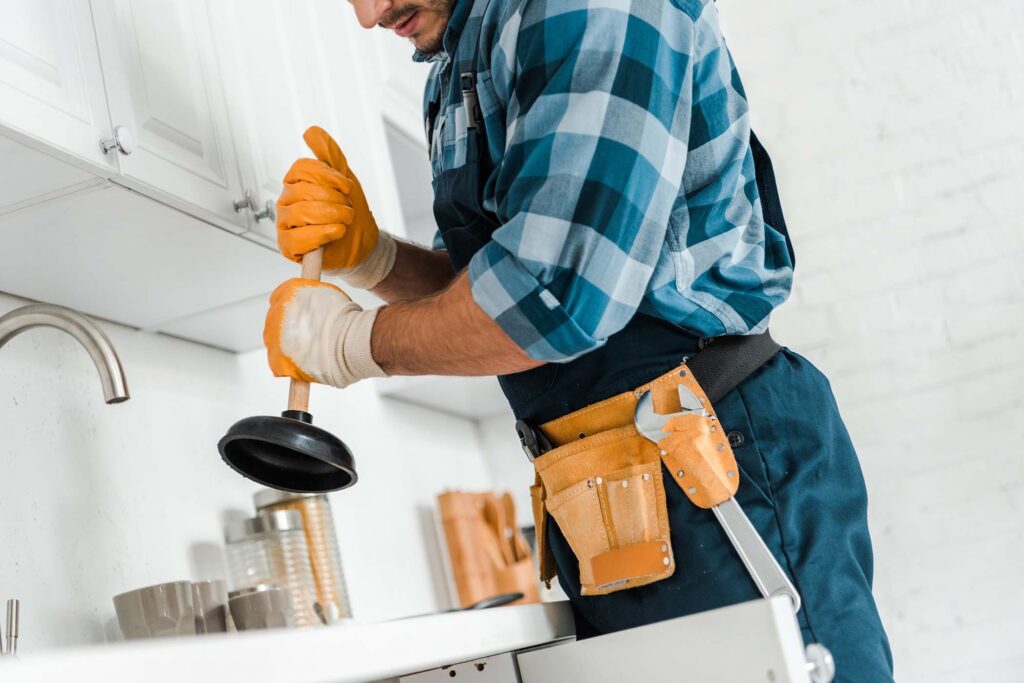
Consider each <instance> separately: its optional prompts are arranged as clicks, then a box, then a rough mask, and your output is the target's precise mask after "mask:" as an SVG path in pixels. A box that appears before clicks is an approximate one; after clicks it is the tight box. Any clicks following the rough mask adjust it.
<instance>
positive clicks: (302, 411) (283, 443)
mask: <svg viewBox="0 0 1024 683" xmlns="http://www.w3.org/2000/svg"><path fill="white" fill-rule="evenodd" d="M323 257H324V255H323V250H322V249H317V250H316V251H313V252H310V253H308V254H306V255H305V256H303V257H302V277H303V278H304V279H307V280H319V279H320V271H321V269H322V267H323ZM217 448H218V450H220V456H221V458H223V459H224V462H226V463H227V464H228V466H229V467H230V468H231V469H233V470H235V471H236V472H238V473H239V474H241V475H242V476H244V477H246V478H248V479H251V480H253V481H255V482H257V483H259V484H262V485H264V486H269V487H270V488H274V489H278V490H281V491H293V492H296V493H327V492H328V491H339V490H341V489H345V488H348V487H349V486H352V485H353V484H355V483H356V479H357V478H358V477H357V476H356V463H355V459H354V458H353V457H352V452H351V451H350V450H349V449H348V447H347V446H346V445H345V444H344V443H343V442H342V441H341V439H339V438H337V437H336V436H334V435H333V434H330V433H329V432H327V431H325V430H323V429H320V428H319V427H316V426H314V425H313V416H312V415H310V414H309V383H308V382H302V381H300V380H294V379H293V380H292V383H291V387H290V389H289V392H288V410H286V411H284V412H283V413H281V417H273V416H260V417H247V418H245V419H243V420H239V421H238V422H236V423H235V424H233V425H232V426H231V429H229V430H228V433H227V434H225V435H224V437H223V438H222V439H221V440H220V442H219V443H218V444H217Z"/></svg>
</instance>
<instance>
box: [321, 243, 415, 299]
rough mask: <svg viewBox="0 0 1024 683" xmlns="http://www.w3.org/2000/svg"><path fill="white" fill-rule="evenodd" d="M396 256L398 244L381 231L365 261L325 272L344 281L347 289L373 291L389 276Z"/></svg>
mask: <svg viewBox="0 0 1024 683" xmlns="http://www.w3.org/2000/svg"><path fill="white" fill-rule="evenodd" d="M397 254H398V243H397V242H396V241H395V238H394V237H392V236H391V235H390V234H388V233H387V232H385V231H383V230H381V231H380V232H379V233H378V237H377V244H376V245H374V247H373V251H371V252H370V254H369V255H368V256H367V257H366V260H365V261H363V262H362V263H360V264H359V265H358V266H353V267H352V268H339V269H337V270H331V271H327V272H328V274H329V275H332V276H334V277H338V278H341V279H342V280H344V282H345V284H347V285H348V286H349V287H355V288H356V289H373V288H374V287H376V286H377V285H378V284H380V282H381V281H382V280H383V279H384V278H386V277H387V276H388V275H390V274H391V271H392V270H393V269H394V267H395V257H396V255H397Z"/></svg>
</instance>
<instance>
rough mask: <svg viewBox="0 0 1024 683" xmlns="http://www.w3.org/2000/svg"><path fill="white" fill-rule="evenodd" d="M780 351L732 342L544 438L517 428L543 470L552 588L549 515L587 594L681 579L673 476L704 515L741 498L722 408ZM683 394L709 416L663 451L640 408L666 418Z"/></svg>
mask: <svg viewBox="0 0 1024 683" xmlns="http://www.w3.org/2000/svg"><path fill="white" fill-rule="evenodd" d="M780 348H781V347H780V346H779V345H778V344H776V343H775V342H774V341H773V340H772V339H771V337H770V336H769V334H768V333H767V332H765V333H764V334H762V335H755V336H749V337H723V338H720V339H716V340H713V341H712V343H710V344H708V345H707V346H706V347H705V348H704V349H703V350H701V351H700V352H699V353H698V354H697V355H695V356H694V357H692V358H690V359H684V362H683V363H682V364H681V365H680V366H679V367H677V368H674V369H672V370H671V371H670V372H668V373H666V374H664V375H662V376H661V377H658V378H657V379H655V380H653V381H651V382H648V383H647V384H644V385H642V386H640V387H637V388H636V389H635V390H633V391H628V392H625V393H622V394H619V395H617V396H613V397H611V398H608V399H605V400H603V401H600V402H598V403H595V404H592V405H589V406H587V407H585V408H582V409H580V410H577V411H576V412H573V413H570V414H568V415H565V416H563V417H561V418H558V419H556V420H552V421H551V422H548V423H545V424H543V425H540V427H539V429H537V428H532V427H531V426H530V425H527V424H526V423H523V422H519V423H517V425H516V430H517V431H518V432H519V436H520V439H521V441H522V443H523V448H524V450H526V452H527V455H528V456H529V457H530V459H531V460H532V461H533V465H534V469H535V471H536V483H535V485H534V486H532V487H531V488H530V495H531V498H532V502H533V516H534V522H535V524H536V533H537V542H538V549H539V555H540V578H541V580H542V581H544V582H545V583H546V584H547V585H548V586H549V587H550V585H551V579H552V578H554V576H555V564H554V557H553V555H552V553H551V548H550V546H549V545H548V536H547V522H548V515H549V514H550V515H551V517H553V518H554V519H555V521H556V522H557V523H558V526H559V529H560V530H561V531H562V533H563V534H564V535H565V538H566V540H567V541H568V542H569V545H570V547H571V548H572V550H573V553H575V555H576V558H577V560H578V561H579V572H580V592H581V594H583V595H587V596H591V595H605V594H607V593H613V592H615V591H620V590H624V589H627V588H634V587H637V586H643V585H645V584H649V583H653V582H655V581H660V580H661V579H664V578H667V577H669V576H671V575H672V574H673V573H674V572H675V569H676V565H675V558H674V556H673V552H672V544H671V542H670V537H669V521H668V512H667V508H666V502H665V482H664V475H663V472H668V473H669V476H670V477H671V478H672V481H673V482H674V484H673V485H676V486H679V487H680V488H681V489H682V491H683V493H684V494H685V495H686V496H687V497H688V498H689V499H690V501H691V502H693V503H694V504H695V505H697V506H698V507H702V508H710V507H712V506H714V505H717V504H718V503H721V502H723V501H725V500H727V499H729V498H731V497H732V496H733V494H734V493H735V492H736V489H737V487H738V486H739V469H738V467H737V466H736V459H735V456H734V455H733V452H732V448H731V447H730V445H729V441H728V439H727V438H726V434H725V430H724V429H723V428H722V426H721V424H720V423H719V422H718V419H717V416H716V415H715V412H714V408H713V402H714V401H716V400H718V399H719V398H721V397H722V396H724V395H725V394H726V393H727V392H728V391H730V390H731V389H732V388H734V387H735V386H736V385H737V384H739V383H740V382H741V381H743V380H744V379H745V378H746V377H748V376H749V375H750V374H751V373H752V372H753V371H754V370H756V369H757V368H758V367H760V366H761V365H763V364H764V363H765V362H766V361H767V360H768V359H769V358H771V357H772V356H774V355H775V353H776V352H777V351H778V350H779V349H780ZM680 385H684V386H685V387H686V389H688V390H689V391H690V392H692V394H694V395H696V396H697V397H698V398H699V399H700V401H701V403H702V404H703V406H705V410H706V416H701V417H699V418H694V419H687V420H680V421H671V422H669V423H668V424H667V425H666V427H665V431H666V434H665V438H664V439H662V440H661V441H659V442H658V443H657V444H655V443H654V442H653V441H650V440H648V439H646V438H644V436H643V435H641V434H640V433H639V432H638V431H637V429H636V426H635V425H634V413H635V411H636V407H637V402H638V400H639V399H640V397H641V396H643V395H644V394H645V393H646V392H648V391H649V392H651V396H652V398H653V401H654V407H655V410H656V411H657V412H659V413H671V412H674V411H678V410H680V404H679V392H678V387H679V386H680ZM662 464H664V465H665V468H664V470H663V468H662Z"/></svg>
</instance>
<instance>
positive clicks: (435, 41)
mask: <svg viewBox="0 0 1024 683" xmlns="http://www.w3.org/2000/svg"><path fill="white" fill-rule="evenodd" d="M457 1H458V0H417V1H416V2H413V3H410V4H408V5H404V6H401V7H395V8H393V9H392V10H390V11H389V12H388V13H387V14H385V15H384V16H383V17H381V19H380V25H381V26H397V25H399V24H401V23H402V22H403V21H405V20H406V19H408V18H409V17H411V16H412V15H413V14H415V13H416V12H417V11H418V10H419V11H425V12H429V13H431V14H434V15H435V16H436V17H437V19H438V20H437V22H436V23H437V25H436V26H434V27H433V29H432V30H430V32H429V33H424V34H422V35H416V36H410V40H411V41H412V43H413V45H414V46H415V47H416V49H417V50H419V51H420V52H422V53H423V54H427V55H432V54H435V53H437V52H440V51H441V50H442V48H444V33H445V29H446V28H448V20H449V19H451V16H452V10H453V8H454V7H455V3H456V2H457Z"/></svg>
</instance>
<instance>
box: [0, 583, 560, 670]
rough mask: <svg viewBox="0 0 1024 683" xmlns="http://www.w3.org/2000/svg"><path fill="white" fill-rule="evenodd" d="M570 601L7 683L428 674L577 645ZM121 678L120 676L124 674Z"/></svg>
mask: <svg viewBox="0 0 1024 683" xmlns="http://www.w3.org/2000/svg"><path fill="white" fill-rule="evenodd" d="M574 633H575V627H574V622H573V616H572V610H571V608H570V607H569V603H568V602H553V603H541V604H534V605H522V606H515V607H500V608H496V609H489V610H480V611H469V612H452V613H448V614H432V615H427V616H421V617H414V618H410V619H402V620H398V621H389V622H382V623H359V622H352V623H349V624H338V625H335V626H330V627H324V628H317V629H310V630H305V631H294V630H292V631H249V632H245V633H233V634H227V635H208V636H203V637H200V638H194V639H193V638H180V639H168V640H151V641H135V642H131V643H119V644H116V645H107V646H89V647H81V648H75V649H69V650H60V651H54V652H53V653H51V654H39V655H25V656H23V657H22V659H21V661H18V662H11V663H0V676H2V679H3V680H4V681H5V682H8V681H10V682H13V683H36V682H38V683H43V682H46V683H50V682H51V681H65V680H67V681H71V680H73V681H76V683H90V682H95V683H107V682H108V681H110V680H112V677H116V678H117V680H123V681H146V682H147V683H180V682H181V681H190V682H191V683H202V682H204V681H209V682H210V683H220V682H221V681H245V682H246V683H278V682H279V681H288V682H289V683H314V682H315V683H321V682H323V681H331V682H332V683H347V682H349V681H352V682H354V681H371V680H380V679H386V678H390V677H395V676H400V675H405V674H409V673H415V672H418V671H426V670H429V669H434V668H437V667H441V666H445V665H448V664H455V663H459V662H466V661H470V660H473V659H478V658H482V657H487V656H490V655H494V654H499V653H503V652H511V651H513V650H521V649H525V648H529V647H535V646H538V645H543V644H545V643H550V642H552V641H556V640H561V639H565V638H571V637H572V636H573V635H574ZM115 674H116V676H115Z"/></svg>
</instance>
